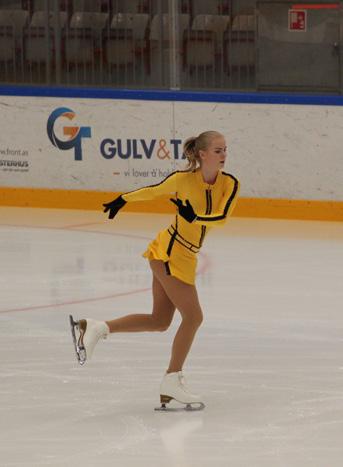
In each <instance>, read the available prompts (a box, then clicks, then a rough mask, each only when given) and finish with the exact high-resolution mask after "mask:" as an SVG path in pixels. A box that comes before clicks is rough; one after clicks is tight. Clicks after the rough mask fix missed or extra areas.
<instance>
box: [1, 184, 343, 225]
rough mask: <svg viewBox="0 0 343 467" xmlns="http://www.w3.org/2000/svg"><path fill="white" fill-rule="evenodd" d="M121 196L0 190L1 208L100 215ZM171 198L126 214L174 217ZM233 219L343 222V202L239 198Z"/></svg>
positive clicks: (134, 207) (134, 205)
mask: <svg viewBox="0 0 343 467" xmlns="http://www.w3.org/2000/svg"><path fill="white" fill-rule="evenodd" d="M119 194H120V193H115V192H101V191H83V190H60V189H44V188H7V187H4V188H0V206H16V207H34V208H48V209H83V210H95V211H101V210H102V204H103V203H105V202H108V201H111V200H113V199H114V198H115V197H116V196H119ZM169 198H170V197H169V196H167V197H161V198H159V199H157V200H154V201H153V202H143V201H142V202H135V203H127V204H126V205H125V207H124V208H123V211H129V212H149V213H174V212H175V208H174V205H172V204H171V203H170V201H169ZM233 216H234V217H257V218H269V219H298V220H321V221H336V222H339V221H343V201H319V200H290V199H269V198H239V200H238V203H237V206H236V208H235V210H234V213H233Z"/></svg>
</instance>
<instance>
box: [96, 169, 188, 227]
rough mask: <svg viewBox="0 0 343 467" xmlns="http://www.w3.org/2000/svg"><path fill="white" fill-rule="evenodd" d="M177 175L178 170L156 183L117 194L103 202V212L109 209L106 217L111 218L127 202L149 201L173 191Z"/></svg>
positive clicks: (178, 173) (178, 174)
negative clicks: (111, 199) (116, 196)
mask: <svg viewBox="0 0 343 467" xmlns="http://www.w3.org/2000/svg"><path fill="white" fill-rule="evenodd" d="M179 176H180V172H173V173H172V174H170V175H169V176H168V177H167V178H165V179H164V180H163V181H162V182H160V183H157V184H156V185H151V186H147V187H145V188H140V189H138V190H135V191H131V192H128V193H124V194H123V195H121V196H118V198H116V199H115V200H113V201H111V202H109V203H105V204H103V207H104V212H105V213H106V212H108V211H109V214H108V218H109V219H113V218H114V216H115V215H116V214H117V213H118V211H119V210H120V209H121V208H122V207H123V206H125V204H126V203H127V202H134V201H150V200H153V199H155V198H158V197H159V196H163V195H167V194H170V193H175V192H176V191H177V189H176V186H177V181H178V178H179Z"/></svg>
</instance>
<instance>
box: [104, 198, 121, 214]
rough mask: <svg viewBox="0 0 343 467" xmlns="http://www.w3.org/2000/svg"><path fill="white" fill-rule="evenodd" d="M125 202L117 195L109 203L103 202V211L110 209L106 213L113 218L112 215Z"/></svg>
mask: <svg viewBox="0 0 343 467" xmlns="http://www.w3.org/2000/svg"><path fill="white" fill-rule="evenodd" d="M125 204H126V201H125V199H123V198H122V197H121V196H118V198H116V199H114V200H113V201H111V202H110V203H104V204H103V207H104V208H105V209H104V213H106V212H107V211H110V212H109V214H108V218H109V219H113V218H114V216H115V215H116V214H117V212H118V211H119V209H121V208H122V207H123V206H125Z"/></svg>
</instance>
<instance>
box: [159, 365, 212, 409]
mask: <svg viewBox="0 0 343 467" xmlns="http://www.w3.org/2000/svg"><path fill="white" fill-rule="evenodd" d="M160 400H161V407H158V408H156V409H155V410H159V411H163V412H166V411H177V410H189V411H192V410H193V411H194V410H203V409H204V408H205V404H204V403H203V402H202V401H201V397H200V396H198V395H196V394H192V393H191V392H190V391H189V389H188V387H187V385H186V381H185V377H184V375H183V373H182V371H178V372H176V373H167V374H166V375H165V376H164V378H163V380H162V383H161V386H160ZM172 400H175V401H176V402H179V403H181V404H183V405H184V407H181V408H180V407H176V408H174V407H167V406H166V404H169V402H171V401H172Z"/></svg>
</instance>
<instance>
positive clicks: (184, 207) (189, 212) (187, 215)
mask: <svg viewBox="0 0 343 467" xmlns="http://www.w3.org/2000/svg"><path fill="white" fill-rule="evenodd" d="M170 201H171V202H172V203H174V204H175V205H176V206H177V207H178V209H179V214H180V216H182V217H183V218H184V219H186V221H187V222H193V221H194V220H195V219H196V218H197V215H196V214H195V212H194V209H193V207H192V205H191V203H190V202H189V199H186V204H183V202H182V200H181V199H178V198H177V199H173V198H170Z"/></svg>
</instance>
